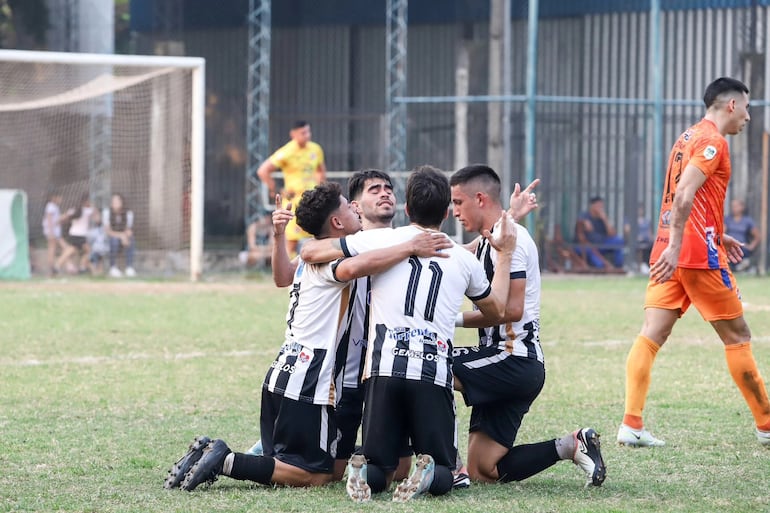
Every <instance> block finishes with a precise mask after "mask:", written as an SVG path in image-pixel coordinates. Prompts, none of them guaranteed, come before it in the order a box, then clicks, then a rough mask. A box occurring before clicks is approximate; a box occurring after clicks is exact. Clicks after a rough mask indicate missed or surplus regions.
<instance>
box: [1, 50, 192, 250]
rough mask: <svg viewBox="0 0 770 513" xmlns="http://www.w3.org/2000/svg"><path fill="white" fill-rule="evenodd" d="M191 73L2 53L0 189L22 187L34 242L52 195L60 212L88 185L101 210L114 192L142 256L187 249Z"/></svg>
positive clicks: (41, 241) (40, 238) (40, 242)
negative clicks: (130, 216)
mask: <svg viewBox="0 0 770 513" xmlns="http://www.w3.org/2000/svg"><path fill="white" fill-rule="evenodd" d="M1 53H2V52H0V54H1ZM191 75H192V70H191V69H189V68H179V67H159V66H158V65H153V66H142V65H116V64H82V63H58V62H56V63H54V62H44V63H41V62H37V63H36V62H17V61H12V62H9V61H4V60H3V56H2V55H0V91H2V94H0V188H9V189H21V190H24V191H26V193H27V196H28V199H29V212H28V216H29V227H30V240H31V242H32V246H33V247H44V246H45V237H44V235H43V232H42V217H43V211H44V208H45V204H46V201H47V198H48V197H49V195H51V194H54V193H56V194H61V195H62V196H63V201H62V204H61V210H62V212H66V211H67V209H69V208H77V207H78V204H79V203H80V201H81V199H82V197H83V196H84V195H85V194H88V195H89V196H90V199H91V202H92V204H93V205H94V207H97V208H99V209H102V208H104V207H107V206H108V204H109V200H110V197H111V195H112V194H114V193H120V194H121V195H122V196H123V197H124V198H125V204H126V206H127V208H128V209H130V210H132V211H133V212H134V230H133V231H134V235H135V241H136V250H137V253H138V255H141V254H142V253H143V252H144V253H146V254H152V252H157V253H158V254H159V255H160V254H165V253H167V252H168V251H170V250H171V251H178V250H185V249H188V248H189V246H190V228H189V227H190V190H191V186H190V183H191V176H190V171H191V169H190V162H191V153H190V152H191V103H192V102H191V94H192V93H191V88H192V76H191Z"/></svg>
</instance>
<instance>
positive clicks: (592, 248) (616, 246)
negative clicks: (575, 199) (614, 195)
mask: <svg viewBox="0 0 770 513" xmlns="http://www.w3.org/2000/svg"><path fill="white" fill-rule="evenodd" d="M575 242H576V243H577V245H576V248H575V251H576V252H578V253H579V254H580V255H581V256H583V257H585V259H586V262H587V263H588V265H590V266H591V267H594V268H597V269H604V270H608V271H609V270H613V269H622V268H623V246H624V242H623V238H622V237H620V236H619V235H617V232H616V231H615V228H614V227H613V226H612V224H611V223H610V221H609V219H608V217H607V212H606V211H605V210H604V200H603V199H602V198H601V197H599V196H595V197H593V198H591V200H590V202H589V206H588V210H587V211H585V212H582V213H581V214H580V215H579V216H578V221H577V223H576V225H575Z"/></svg>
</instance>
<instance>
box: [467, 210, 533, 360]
mask: <svg viewBox="0 0 770 513" xmlns="http://www.w3.org/2000/svg"><path fill="white" fill-rule="evenodd" d="M516 228H517V230H518V231H517V237H516V250H515V251H514V252H513V258H511V279H516V278H523V279H526V280H527V284H526V287H525V294H524V313H523V314H522V316H521V319H520V320H519V321H517V322H508V323H505V324H501V325H499V326H493V327H490V328H480V329H479V345H480V346H497V348H498V349H500V350H501V351H506V352H508V353H511V354H513V355H514V356H522V357H526V358H536V359H537V360H539V361H541V362H543V361H544V356H543V348H542V347H540V263H539V259H538V252H537V245H536V244H535V241H534V240H532V236H530V234H529V232H528V231H527V229H526V228H524V227H523V226H521V225H520V224H517V225H516ZM476 257H477V258H478V259H479V261H480V262H481V263H482V264H483V266H484V270H485V271H486V274H487V277H488V278H489V279H490V280H491V279H492V276H493V275H494V272H495V264H496V262H497V251H495V249H494V248H493V247H492V246H490V245H489V242H488V241H487V240H486V239H484V238H482V240H481V242H480V243H479V246H478V247H477V248H476Z"/></svg>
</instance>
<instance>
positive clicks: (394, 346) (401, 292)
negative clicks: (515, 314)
mask: <svg viewBox="0 0 770 513" xmlns="http://www.w3.org/2000/svg"><path fill="white" fill-rule="evenodd" d="M421 231H424V230H423V229H421V228H418V227H417V226H413V225H412V226H404V227H401V228H396V229H389V228H385V229H376V230H365V231H362V232H358V233H356V234H354V235H350V236H348V237H345V238H344V239H342V249H343V252H344V253H345V254H346V255H347V256H352V255H357V254H358V253H361V252H364V251H368V250H371V249H378V248H387V247H391V246H394V245H396V244H399V243H401V242H404V241H407V240H410V239H411V238H412V237H414V236H415V235H417V234H419V233H420V232H421ZM445 251H446V252H447V253H448V254H449V258H432V259H428V258H417V257H410V258H409V259H407V260H404V261H402V262H400V263H398V264H396V265H395V266H393V267H392V268H390V269H389V270H387V271H385V272H383V273H381V274H378V275H374V276H372V277H371V283H372V290H371V295H370V308H371V320H370V323H369V332H368V334H369V336H368V337H367V340H368V341H369V343H368V346H367V352H366V362H365V367H364V379H367V378H369V377H372V376H392V377H399V378H405V379H410V380H417V381H423V382H427V383H433V384H435V385H439V386H443V387H447V388H452V385H453V377H452V340H453V339H454V329H455V328H454V323H455V317H456V315H457V312H458V311H459V310H460V307H461V305H462V303H463V296H468V297H469V298H470V299H471V300H478V299H481V298H484V297H486V296H487V295H489V293H490V292H491V288H490V283H489V280H488V279H487V277H486V275H485V273H484V269H483V267H482V266H481V265H480V263H479V262H478V260H476V259H475V258H474V256H473V254H471V253H470V252H468V251H466V250H465V249H463V248H462V247H460V246H457V245H455V246H453V247H452V248H449V249H447V250H445Z"/></svg>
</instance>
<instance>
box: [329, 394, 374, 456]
mask: <svg viewBox="0 0 770 513" xmlns="http://www.w3.org/2000/svg"><path fill="white" fill-rule="evenodd" d="M365 395H366V387H365V386H364V385H360V386H359V387H358V388H343V389H342V394H341V395H340V400H339V402H338V403H337V409H336V410H335V414H336V415H337V429H338V430H339V439H340V442H339V443H338V444H337V456H336V457H337V459H338V460H346V459H348V458H350V456H351V455H352V454H353V453H354V452H355V450H356V441H357V440H358V428H359V427H361V419H362V418H363V414H364V397H365Z"/></svg>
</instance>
